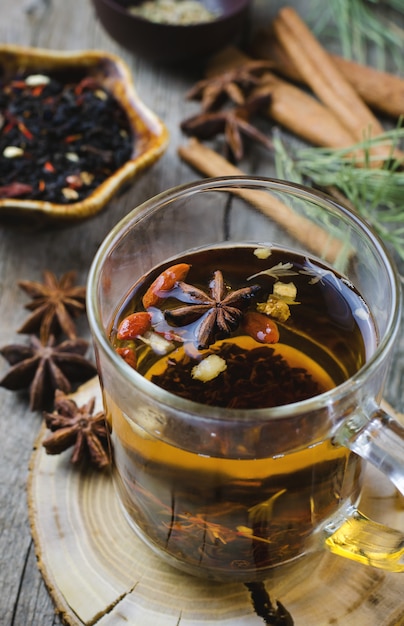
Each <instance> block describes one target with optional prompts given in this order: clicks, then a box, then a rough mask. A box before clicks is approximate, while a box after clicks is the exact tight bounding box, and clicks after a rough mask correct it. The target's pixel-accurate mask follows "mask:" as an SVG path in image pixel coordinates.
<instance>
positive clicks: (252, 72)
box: [186, 61, 273, 112]
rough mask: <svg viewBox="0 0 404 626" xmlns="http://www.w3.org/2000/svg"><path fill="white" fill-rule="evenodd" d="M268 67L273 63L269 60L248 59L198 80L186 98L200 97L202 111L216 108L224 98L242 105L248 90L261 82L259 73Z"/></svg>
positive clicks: (268, 68)
mask: <svg viewBox="0 0 404 626" xmlns="http://www.w3.org/2000/svg"><path fill="white" fill-rule="evenodd" d="M270 69H273V63H271V62H269V61H248V62H246V63H243V64H242V65H240V66H239V67H236V68H234V69H232V70H228V71H226V72H223V73H221V74H218V75H216V76H213V77H212V78H206V79H205V80H200V81H198V82H197V83H196V84H195V85H194V87H192V89H190V91H188V93H187V95H186V97H187V98H188V100H199V99H200V100H201V101H202V111H204V112H207V111H212V110H213V109H215V108H217V107H218V106H219V105H220V104H221V102H222V101H223V100H224V99H226V98H229V99H230V100H231V101H232V102H234V103H235V104H237V105H242V104H244V103H245V102H246V97H247V95H248V93H249V92H250V90H251V89H252V88H253V87H257V86H258V85H259V84H260V83H261V79H260V77H261V75H262V74H263V73H264V72H267V71H268V70H270Z"/></svg>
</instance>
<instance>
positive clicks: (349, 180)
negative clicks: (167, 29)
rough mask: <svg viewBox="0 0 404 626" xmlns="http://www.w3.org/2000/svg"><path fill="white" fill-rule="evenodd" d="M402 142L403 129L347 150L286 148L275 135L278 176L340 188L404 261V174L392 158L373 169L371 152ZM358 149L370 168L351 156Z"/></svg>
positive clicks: (323, 187) (368, 140)
mask: <svg viewBox="0 0 404 626" xmlns="http://www.w3.org/2000/svg"><path fill="white" fill-rule="evenodd" d="M403 139H404V128H402V127H399V128H397V129H395V130H392V131H388V132H386V133H384V134H383V135H379V136H378V137H374V138H372V139H367V140H365V141H363V142H361V143H358V144H356V145H354V146H350V147H348V148H344V149H338V150H337V149H332V148H291V147H288V149H286V147H285V146H284V144H283V143H282V141H281V139H280V137H279V136H275V137H274V149H275V164H276V172H277V176H278V177H279V178H283V179H286V180H291V181H294V182H298V183H300V184H309V185H312V186H315V187H318V188H322V189H323V190H325V191H328V192H329V193H330V190H331V192H332V189H333V188H334V189H336V190H337V191H338V193H340V194H342V196H343V197H344V198H345V199H346V201H347V202H348V203H349V205H350V206H352V207H354V210H356V211H358V213H359V214H360V215H362V217H364V218H365V219H366V221H367V222H368V223H369V224H370V225H371V226H372V227H373V228H374V229H375V231H376V232H378V234H379V235H380V236H381V237H382V239H383V240H384V241H385V242H386V243H389V244H390V245H391V246H392V247H393V248H394V249H395V251H396V252H397V254H398V255H399V256H400V258H401V259H403V260H404V203H403V198H404V171H403V170H402V169H401V167H400V164H399V163H398V162H397V161H396V160H394V159H392V160H390V161H389V163H387V164H386V166H385V167H384V168H379V169H377V168H374V167H370V165H371V162H372V157H371V155H370V152H371V148H372V147H374V146H376V145H382V144H387V145H392V146H396V147H397V146H398V144H399V143H400V141H402V140H403ZM358 150H363V151H364V153H365V161H366V163H367V164H368V165H367V166H366V167H362V166H361V167H359V166H358V165H357V162H356V161H355V157H353V156H352V155H353V154H354V153H355V151H358Z"/></svg>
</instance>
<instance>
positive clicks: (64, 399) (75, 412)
mask: <svg viewBox="0 0 404 626" xmlns="http://www.w3.org/2000/svg"><path fill="white" fill-rule="evenodd" d="M94 408H95V398H94V397H93V398H91V399H90V400H88V402H86V403H85V404H84V405H82V406H78V405H77V404H76V402H75V401H74V400H72V399H71V398H69V397H68V396H66V394H65V393H63V391H61V390H60V389H57V390H56V392H55V404H54V410H53V412H52V413H48V412H45V413H44V417H45V422H46V425H47V427H48V428H49V429H50V430H51V431H52V433H51V434H50V435H49V436H48V437H47V438H46V439H45V440H44V441H43V446H44V448H45V450H46V452H47V453H48V454H59V453H61V452H64V451H65V450H67V449H68V448H71V447H73V454H72V457H71V461H72V463H74V464H78V463H80V462H81V461H83V460H85V461H87V460H88V461H90V462H91V463H92V464H93V465H95V466H96V467H97V468H98V469H103V468H105V467H107V466H108V465H109V464H110V455H109V453H108V431H107V424H106V420H105V413H104V412H103V411H99V412H98V413H96V414H95V415H93V413H94Z"/></svg>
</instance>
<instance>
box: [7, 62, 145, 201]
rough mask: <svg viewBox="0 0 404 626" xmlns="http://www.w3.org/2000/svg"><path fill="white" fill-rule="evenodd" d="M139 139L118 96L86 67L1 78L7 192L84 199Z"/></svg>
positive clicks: (51, 198) (43, 198) (39, 198)
mask: <svg viewBox="0 0 404 626" xmlns="http://www.w3.org/2000/svg"><path fill="white" fill-rule="evenodd" d="M134 141H135V138H134V137H133V136H132V131H131V129H130V124H129V120H128V118H127V115H126V113H125V111H124V110H123V108H122V107H121V106H120V104H119V103H118V101H117V100H116V99H115V97H114V96H113V95H112V94H111V93H109V91H107V90H106V89H105V87H104V86H103V85H102V84H101V83H100V82H99V81H98V80H97V79H96V78H94V77H91V76H88V75H86V74H85V73H84V72H83V71H79V70H73V68H72V69H71V70H69V71H67V70H66V71H63V72H59V73H49V74H48V73H37V74H21V75H16V76H13V77H12V78H9V79H7V78H5V77H4V76H3V77H1V76H0V175H1V185H0V198H21V199H30V200H37V201H48V202H53V203H57V204H71V203H74V202H79V201H81V200H83V199H85V198H86V197H88V196H89V195H90V194H91V193H92V192H93V191H94V190H95V189H96V188H97V187H98V186H99V185H100V184H102V183H103V182H104V181H105V180H106V179H107V178H109V177H110V176H111V175H113V174H114V172H116V171H117V170H118V169H119V168H120V167H121V166H122V165H123V164H124V163H125V162H126V161H127V160H128V159H130V157H131V154H132V152H133V143H134Z"/></svg>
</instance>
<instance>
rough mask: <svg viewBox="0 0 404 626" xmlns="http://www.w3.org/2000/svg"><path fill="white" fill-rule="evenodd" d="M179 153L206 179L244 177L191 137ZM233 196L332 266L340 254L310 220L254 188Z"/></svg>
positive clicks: (340, 244)
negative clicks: (243, 201) (272, 221)
mask: <svg viewBox="0 0 404 626" xmlns="http://www.w3.org/2000/svg"><path fill="white" fill-rule="evenodd" d="M178 154H179V156H180V157H181V158H182V159H183V160H184V161H185V162H186V163H188V164H189V165H191V166H192V167H193V168H195V169H196V170H198V171H199V172H201V173H202V174H204V175H205V176H207V177H211V178H212V177H213V178H214V177H219V176H245V174H244V172H243V171H242V170H240V169H239V168H238V167H236V166H235V165H232V164H231V163H230V162H229V161H227V159H225V158H224V157H222V156H221V155H220V154H218V153H217V152H216V151H215V150H212V149H211V148H208V147H207V146H206V145H204V144H202V143H201V142H199V141H198V140H197V139H195V138H191V139H190V141H189V143H188V144H187V145H183V146H180V147H179V148H178ZM234 193H235V194H237V195H239V196H240V197H242V198H243V199H244V200H246V201H247V202H249V203H251V204H252V205H253V206H255V207H256V208H257V209H258V210H260V211H261V212H262V213H264V214H265V215H268V216H269V217H270V218H271V219H273V220H274V222H276V223H277V224H279V225H281V226H282V227H283V228H284V229H285V230H286V231H287V232H288V233H289V234H290V235H292V236H293V237H294V238H295V239H296V240H297V241H299V242H300V243H302V244H304V245H305V246H307V247H308V248H309V249H310V250H311V252H313V253H314V254H316V255H319V256H321V257H322V258H324V259H326V260H327V261H329V262H330V263H333V262H334V261H335V260H336V259H337V258H338V255H339V254H340V253H341V252H342V251H343V248H344V245H345V244H344V242H342V241H340V240H338V239H336V238H335V237H332V236H331V235H330V233H328V232H327V231H326V230H324V229H323V228H321V227H320V226H318V225H317V224H315V223H313V222H312V221H311V220H309V219H307V218H305V217H304V216H302V215H299V214H298V213H295V211H293V209H291V208H290V207H289V206H287V205H286V204H284V203H283V202H281V201H280V200H278V199H277V198H276V197H275V196H272V195H270V194H268V193H266V192H264V191H258V190H253V189H243V190H241V189H240V190H234Z"/></svg>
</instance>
